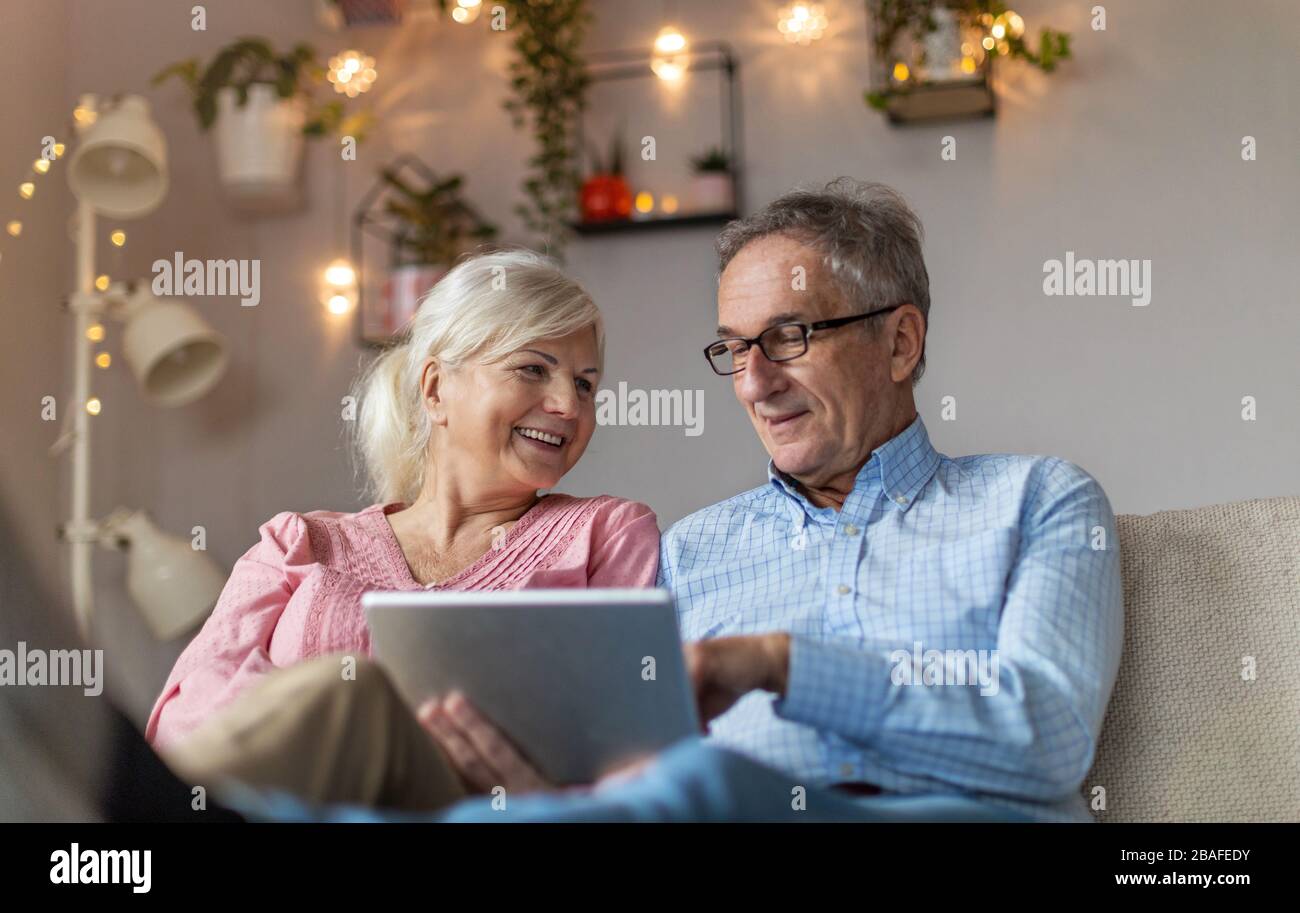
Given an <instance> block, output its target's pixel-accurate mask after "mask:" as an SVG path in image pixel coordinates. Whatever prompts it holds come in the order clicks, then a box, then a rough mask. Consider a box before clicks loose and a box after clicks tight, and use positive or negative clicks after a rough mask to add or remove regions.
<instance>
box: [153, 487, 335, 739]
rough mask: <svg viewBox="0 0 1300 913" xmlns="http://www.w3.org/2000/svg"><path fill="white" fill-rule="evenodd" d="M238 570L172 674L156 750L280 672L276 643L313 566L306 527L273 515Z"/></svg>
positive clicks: (158, 720)
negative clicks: (294, 597) (267, 676)
mask: <svg viewBox="0 0 1300 913" xmlns="http://www.w3.org/2000/svg"><path fill="white" fill-rule="evenodd" d="M258 532H259V533H260V534H261V541H259V542H258V543H257V544H256V545H254V546H253V547H252V548H250V549H249V550H248V551H247V552H245V553H244V555H243V557H241V558H240V559H239V560H238V561H237V562H236V563H235V567H234V570H233V571H232V572H231V574H230V578H229V579H228V580H227V581H226V585H225V587H224V588H223V589H222V591H221V596H220V598H218V600H217V604H216V607H215V608H214V609H213V610H212V614H211V615H210V616H209V617H208V620H207V622H206V623H205V624H204V625H203V628H202V630H200V631H199V633H198V634H197V635H195V637H194V639H193V640H192V641H190V643H189V645H188V646H186V648H185V650H184V651H183V652H182V653H181V655H180V658H179V659H177V660H176V665H175V667H174V668H173V669H172V672H171V675H170V676H169V677H168V679H167V684H166V685H165V686H164V687H163V691H162V694H161V695H159V697H158V700H157V702H156V703H155V704H154V708H153V712H152V713H151V714H150V715H149V722H148V724H147V725H146V726H145V738H146V739H148V740H149V742H150V743H152V744H153V745H154V747H155V748H162V747H165V746H166V745H167V744H168V743H170V742H172V741H173V740H175V739H177V738H179V737H180V736H183V735H184V734H185V733H187V732H189V731H191V730H192V729H194V728H195V727H197V726H198V725H199V724H200V723H202V722H203V721H204V720H206V719H207V718H208V717H209V716H211V715H212V714H213V713H214V712H215V711H217V710H218V709H220V708H221V707H224V706H225V705H226V704H228V703H229V702H230V701H231V700H233V699H234V697H235V696H236V695H237V694H238V693H239V692H241V691H243V690H244V689H245V688H247V687H248V686H249V685H250V684H253V683H254V682H255V681H257V679H258V678H259V677H261V676H262V675H264V674H265V673H267V672H269V671H271V670H272V669H274V668H275V665H274V664H273V663H272V662H271V657H270V653H269V650H270V646H271V635H272V633H273V632H274V631H275V626H276V624H277V623H278V622H279V620H280V616H281V614H282V613H283V612H284V608H285V605H286V604H287V603H288V601H289V597H290V596H291V595H292V594H293V591H294V590H295V589H297V588H298V585H299V584H300V583H301V582H302V580H303V578H304V577H305V576H306V573H307V572H308V570H309V569H310V566H311V564H312V563H313V562H314V557H313V555H312V550H311V538H310V536H308V534H307V525H306V522H305V521H304V520H303V519H302V517H301V516H299V515H298V514H296V513H292V512H290V511H285V512H283V513H279V514H276V515H275V516H274V517H272V518H271V519H270V520H268V521H266V522H265V523H263V524H262V526H261V527H260V528H259V530H258Z"/></svg>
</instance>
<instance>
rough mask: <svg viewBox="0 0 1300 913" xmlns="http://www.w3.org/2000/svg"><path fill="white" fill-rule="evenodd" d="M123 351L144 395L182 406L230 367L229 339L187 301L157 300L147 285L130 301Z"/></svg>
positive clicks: (163, 402)
mask: <svg viewBox="0 0 1300 913" xmlns="http://www.w3.org/2000/svg"><path fill="white" fill-rule="evenodd" d="M124 320H125V322H126V329H125V330H124V331H123V334H122V350H123V353H124V354H125V355H126V361H127V364H128V365H130V366H131V373H132V374H134V375H135V379H136V381H137V382H138V383H139V384H140V390H141V392H142V393H143V394H144V398H145V399H146V400H148V401H149V402H151V403H153V404H154V405H158V406H183V405H185V404H186V403H191V402H193V401H194V400H196V399H198V398H199V397H200V396H202V395H203V394H205V393H207V392H208V391H209V390H211V389H212V387H213V386H215V385H216V383H217V381H218V380H220V379H221V375H222V374H224V373H225V371H226V365H227V363H228V361H229V354H228V351H227V346H226V338H225V337H224V336H222V335H221V334H220V333H218V332H217V331H216V330H214V329H212V327H210V326H208V324H207V322H206V321H205V320H204V319H203V318H202V317H200V316H199V315H198V313H197V312H196V311H195V310H194V308H192V307H191V306H190V305H189V304H188V303H186V302H184V301H181V300H180V299H178V298H156V297H154V296H153V295H152V294H151V293H150V292H149V290H148V288H147V287H141V288H140V290H139V291H138V292H137V293H136V294H135V296H134V297H133V298H132V299H131V302H130V306H129V308H128V310H127V312H126V315H125V317H124Z"/></svg>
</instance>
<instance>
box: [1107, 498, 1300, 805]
mask: <svg viewBox="0 0 1300 913" xmlns="http://www.w3.org/2000/svg"><path fill="white" fill-rule="evenodd" d="M1117 520H1118V524H1119V540H1120V555H1121V559H1122V562H1123V578H1124V616H1125V617H1124V655H1123V659H1122V660H1121V662H1120V668H1119V678H1118V680H1117V681H1116V683H1115V690H1114V692H1113V693H1112V694H1111V699H1110V705H1109V707H1108V709H1107V711H1106V720H1105V724H1104V726H1103V728H1102V735H1101V743H1100V745H1099V746H1098V749H1097V757H1096V760H1095V762H1094V764H1093V767H1092V770H1091V771H1090V772H1089V774H1088V776H1087V778H1086V779H1085V780H1084V783H1083V793H1084V796H1085V798H1087V799H1088V800H1089V803H1090V807H1092V808H1093V814H1094V816H1095V817H1096V818H1097V820H1098V821H1300V497H1283V498H1269V499H1265V500H1256V501H1242V502H1239V503H1235V504H1220V505H1215V506H1213V507H1202V508H1197V509H1194V510H1176V511H1162V512H1160V513H1157V514H1152V515H1151V516H1147V517H1139V516H1131V515H1121V516H1119V517H1118V518H1117ZM1252 664H1253V672H1254V679H1253V680H1247V679H1246V678H1245V677H1244V676H1243V670H1249V669H1250V667H1251V665H1252ZM1098 787H1101V788H1102V789H1103V790H1104V794H1103V793H1099V792H1097V791H1096V790H1097V788H1098ZM1099 797H1104V800H1105V807H1104V809H1101V808H1098V798H1099Z"/></svg>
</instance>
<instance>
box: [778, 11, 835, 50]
mask: <svg viewBox="0 0 1300 913" xmlns="http://www.w3.org/2000/svg"><path fill="white" fill-rule="evenodd" d="M776 30H777V31H778V32H780V33H781V34H782V35H784V36H785V40H786V41H788V42H790V43H791V44H803V45H807V44H811V43H812V42H814V41H816V40H817V39H819V38H821V37H822V35H823V34H825V32H826V12H825V9H824V8H823V7H822V5H821V4H820V3H796V4H794V5H793V6H788V7H785V8H784V9H782V10H781V11H780V13H779V14H778V18H777V20H776Z"/></svg>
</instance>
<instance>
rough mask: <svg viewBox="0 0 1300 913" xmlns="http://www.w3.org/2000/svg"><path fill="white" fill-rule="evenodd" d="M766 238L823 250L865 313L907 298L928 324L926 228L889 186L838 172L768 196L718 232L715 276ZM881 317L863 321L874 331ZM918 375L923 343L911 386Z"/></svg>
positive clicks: (847, 294) (842, 284)
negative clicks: (811, 185) (822, 181)
mask: <svg viewBox="0 0 1300 913" xmlns="http://www.w3.org/2000/svg"><path fill="white" fill-rule="evenodd" d="M768 235H784V236H786V237H789V238H792V239H793V240H795V241H799V242H800V243H803V244H807V245H809V246H810V247H812V248H814V249H815V250H817V251H819V252H821V254H822V257H823V262H824V263H825V265H826V266H827V268H828V269H829V270H830V274H831V277H832V279H833V281H834V282H835V284H836V285H837V286H838V288H839V290H840V291H841V292H842V293H843V294H844V296H845V298H846V299H847V300H848V301H849V302H850V303H851V304H852V305H854V306H855V308H861V310H862V311H863V312H865V311H870V310H875V309H876V308H881V307H889V306H890V305H894V304H903V303H908V302H910V303H911V304H914V305H916V308H917V310H919V311H920V312H921V314H922V316H924V317H925V322H926V327H927V328H928V327H929V324H930V276H929V273H927V272H926V269H925V258H924V257H922V256H921V243H922V241H923V240H924V237H925V230H924V229H923V228H922V227H921V220H920V219H919V218H917V215H916V213H914V212H912V209H911V207H909V206H908V205H907V201H906V200H904V199H903V197H902V195H901V194H900V193H899V192H898V191H896V190H894V189H893V188H892V187H888V186H886V185H884V184H877V183H871V182H867V181H858V180H855V179H853V178H849V177H841V178H836V179H835V180H833V181H831V182H830V183H829V184H827V185H826V186H825V187H818V188H815V189H803V188H800V189H797V190H793V191H791V192H790V193H787V194H786V195H785V196H783V197H780V198H779V199H776V200H773V201H772V202H771V203H768V204H767V205H766V206H764V207H763V208H762V209H760V210H759V211H758V212H755V213H753V214H752V215H749V216H746V217H745V218H743V219H738V220H736V221H735V222H731V223H729V224H728V225H727V227H726V228H724V229H723V231H722V234H720V235H718V240H717V249H718V261H719V262H718V273H719V275H721V273H722V271H723V270H725V269H726V268H727V264H728V263H730V262H731V260H732V258H733V257H735V256H736V254H738V253H740V251H741V248H743V247H744V246H745V245H746V244H749V243H750V242H751V241H757V240H758V239H759V238H764V237H767V236H768ZM886 316H888V315H885V314H882V315H880V316H879V317H873V318H872V319H871V320H869V321H867V322H868V324H871V325H872V330H873V331H874V332H879V329H880V326H881V324H882V323H883V321H884V318H885V317H886ZM924 372H925V347H924V343H923V344H922V347H921V358H920V360H919V361H917V363H916V368H915V370H914V371H913V372H912V386H916V384H917V383H918V382H919V381H920V380H921V375H922V374H923V373H924Z"/></svg>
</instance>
